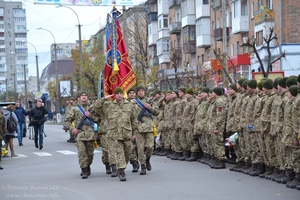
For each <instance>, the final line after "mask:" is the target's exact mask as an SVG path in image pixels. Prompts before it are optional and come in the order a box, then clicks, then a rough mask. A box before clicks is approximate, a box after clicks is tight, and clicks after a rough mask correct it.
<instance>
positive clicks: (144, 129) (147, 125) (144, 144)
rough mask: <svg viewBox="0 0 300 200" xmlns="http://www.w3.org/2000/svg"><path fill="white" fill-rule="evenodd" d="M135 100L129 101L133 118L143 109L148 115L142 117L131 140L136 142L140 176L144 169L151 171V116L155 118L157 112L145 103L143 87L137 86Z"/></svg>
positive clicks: (147, 102) (152, 137) (144, 171)
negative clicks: (133, 112) (131, 104)
mask: <svg viewBox="0 0 300 200" xmlns="http://www.w3.org/2000/svg"><path fill="white" fill-rule="evenodd" d="M136 91H137V98H135V99H134V100H132V101H131V103H133V105H134V110H135V116H136V117H137V116H138V115H139V114H140V113H141V111H142V109H145V110H146V112H147V113H148V115H147V116H143V118H142V120H143V121H139V122H138V133H137V134H136V135H135V138H134V139H133V140H135V141H136V144H137V147H138V157H139V161H140V163H141V168H142V170H141V172H140V175H145V174H146V168H147V170H148V171H150V170H151V169H152V166H151V164H150V158H151V155H152V152H153V140H154V136H153V115H154V116H157V115H158V114H159V111H158V110H157V109H156V108H154V107H152V106H151V105H150V104H149V101H146V97H145V88H144V87H143V86H138V87H137V89H136Z"/></svg>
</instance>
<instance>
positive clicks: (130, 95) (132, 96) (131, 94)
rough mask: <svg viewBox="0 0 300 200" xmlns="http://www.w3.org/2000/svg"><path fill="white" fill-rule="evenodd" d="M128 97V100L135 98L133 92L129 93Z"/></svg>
mask: <svg viewBox="0 0 300 200" xmlns="http://www.w3.org/2000/svg"><path fill="white" fill-rule="evenodd" d="M128 97H129V98H130V99H133V98H135V91H130V92H129V94H128Z"/></svg>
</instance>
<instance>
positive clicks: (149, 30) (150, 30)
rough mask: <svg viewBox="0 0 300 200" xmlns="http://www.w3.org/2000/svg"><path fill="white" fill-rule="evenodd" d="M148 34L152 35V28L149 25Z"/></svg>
mask: <svg viewBox="0 0 300 200" xmlns="http://www.w3.org/2000/svg"><path fill="white" fill-rule="evenodd" d="M148 33H149V36H151V35H152V26H151V25H149V27H148Z"/></svg>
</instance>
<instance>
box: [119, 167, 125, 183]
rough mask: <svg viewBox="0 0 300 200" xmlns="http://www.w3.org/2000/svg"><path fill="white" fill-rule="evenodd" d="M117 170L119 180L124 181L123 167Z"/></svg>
mask: <svg viewBox="0 0 300 200" xmlns="http://www.w3.org/2000/svg"><path fill="white" fill-rule="evenodd" d="M118 171H119V179H120V181H126V176H125V169H119V170H118Z"/></svg>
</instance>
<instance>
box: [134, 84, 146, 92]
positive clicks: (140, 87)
mask: <svg viewBox="0 0 300 200" xmlns="http://www.w3.org/2000/svg"><path fill="white" fill-rule="evenodd" d="M139 90H144V91H145V88H144V86H142V85H139V86H137V87H136V91H137V92H138V91H139Z"/></svg>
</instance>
